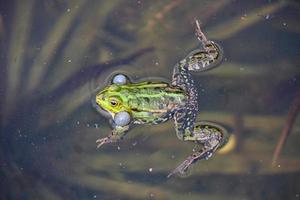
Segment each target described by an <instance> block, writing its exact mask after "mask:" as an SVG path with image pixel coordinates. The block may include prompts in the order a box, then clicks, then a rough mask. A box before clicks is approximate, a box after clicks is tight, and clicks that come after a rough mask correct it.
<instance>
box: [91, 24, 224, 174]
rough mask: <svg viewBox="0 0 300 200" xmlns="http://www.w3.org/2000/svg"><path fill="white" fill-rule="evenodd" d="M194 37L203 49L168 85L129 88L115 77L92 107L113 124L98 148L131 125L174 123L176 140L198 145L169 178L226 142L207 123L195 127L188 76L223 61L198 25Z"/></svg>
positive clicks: (191, 84) (220, 130)
mask: <svg viewBox="0 0 300 200" xmlns="http://www.w3.org/2000/svg"><path fill="white" fill-rule="evenodd" d="M195 34H196V36H197V38H198V40H199V41H200V42H201V44H202V47H203V48H202V49H197V50H194V51H192V52H191V53H190V54H188V56H187V57H186V58H184V59H183V60H181V61H180V62H179V63H178V64H176V65H175V67H174V70H173V75H172V81H171V84H169V83H167V82H161V81H142V82H138V83H134V82H132V81H131V80H130V79H129V78H128V77H127V76H126V75H124V74H117V75H115V76H114V78H113V79H112V83H111V85H109V86H107V87H106V88H104V89H103V90H101V91H100V92H98V93H97V94H96V99H95V101H96V105H97V106H98V107H99V108H100V109H101V110H103V111H104V112H105V113H107V114H108V115H109V116H110V118H111V119H112V120H111V121H112V125H113V130H112V132H111V134H110V135H108V136H107V137H104V138H101V139H98V140H97V141H96V143H97V144H98V146H97V148H99V147H101V146H102V145H103V144H107V143H112V142H116V141H118V140H119V139H122V138H123V137H124V135H125V134H126V133H127V132H128V130H129V129H130V128H131V127H132V125H134V124H160V123H163V122H165V121H167V120H169V119H173V120H174V124H175V131H176V135H177V137H178V138H179V139H180V140H182V141H191V142H194V143H197V144H202V148H200V149H199V150H197V151H195V152H193V153H192V154H191V155H190V156H189V157H187V159H186V160H184V161H183V162H182V163H181V164H180V165H179V166H178V167H177V168H175V169H174V170H173V171H172V172H171V173H170V174H169V175H168V177H170V176H172V175H173V174H176V173H179V174H185V173H186V171H187V170H188V168H189V166H190V165H192V164H193V163H195V162H196V161H198V160H201V159H208V158H209V157H210V156H212V154H213V153H214V152H215V151H216V150H217V149H218V148H219V147H220V146H221V145H222V143H223V142H224V141H225V135H226V130H225V128H223V127H222V126H221V125H218V124H216V123H213V122H209V121H198V122H196V117H197V114H198V93H197V90H196V85H195V84H194V81H193V78H192V75H191V72H192V71H198V72H202V71H205V70H208V69H211V68H213V67H214V66H216V65H217V64H218V63H219V62H220V60H221V59H222V56H223V54H222V51H221V48H220V47H219V45H217V44H216V43H215V42H213V41H210V40H208V39H207V38H206V37H205V35H204V34H203V32H202V31H201V29H200V25H199V22H198V21H197V20H196V31H195Z"/></svg>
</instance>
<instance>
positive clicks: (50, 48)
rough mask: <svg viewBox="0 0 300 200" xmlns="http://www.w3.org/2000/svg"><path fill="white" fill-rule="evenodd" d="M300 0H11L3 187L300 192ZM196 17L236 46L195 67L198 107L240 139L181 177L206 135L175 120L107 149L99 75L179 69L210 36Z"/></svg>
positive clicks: (104, 194) (17, 193)
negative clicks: (188, 136)
mask: <svg viewBox="0 0 300 200" xmlns="http://www.w3.org/2000/svg"><path fill="white" fill-rule="evenodd" d="M299 11H300V4H299V3H298V2H297V1H240V0H237V1H233V0H220V1H209V0H199V1H198V0H186V1H184V0H173V1H171V0H169V1H135V0H128V1H127V0H126V1H117V0H112V1H96V0H95V1H94V0H91V1H83V0H69V1H65V0H51V1H47V0H41V1H37V0H27V1H26V2H25V1H21V0H15V1H1V3H0V45H1V46H0V48H1V51H0V54H1V65H0V67H1V73H0V95H1V98H0V119H1V132H0V134H1V137H0V142H1V144H0V164H1V165H0V166H1V167H0V177H1V184H0V185H1V187H0V190H1V192H0V199H5V200H6V199H54V200H55V199H57V200H59V199H104V200H108V199H122V200H125V199H172V200H173V199H192V200H193V199H208V200H210V199H243V200H249V199H273V200H276V199H300V190H299V188H300V181H299V178H300V173H299V172H300V159H299V152H300V148H299V143H300V136H299V134H300V123H299V122H300V119H299V117H298V118H297V117H296V116H297V112H298V111H299V107H300V103H299V102H300V100H299V99H300V97H299V96H300V92H299V91H300V70H299V66H300V65H299V64H300V63H299V56H300V48H299V47H300V37H299V36H300V34H299V33H300V29H299V20H300V12H299ZM195 19H198V20H199V21H200V22H201V24H202V29H203V31H204V32H205V34H206V35H207V37H208V38H209V39H211V40H214V41H217V42H218V43H220V45H221V46H222V48H223V51H224V56H225V59H224V61H223V62H222V63H221V65H220V66H219V67H217V68H214V69H212V70H210V71H207V72H203V73H194V74H193V75H194V80H195V82H196V84H197V86H199V87H198V92H199V97H200V101H199V107H200V113H199V115H198V118H199V120H204V119H205V120H212V121H218V122H221V123H223V124H225V125H226V126H228V127H229V130H230V132H231V133H232V134H234V135H235V137H236V139H237V140H236V145H235V146H234V148H233V149H231V151H230V152H227V153H225V154H221V153H219V154H216V155H214V156H213V157H212V158H210V159H209V160H207V161H199V162H197V164H195V165H194V166H193V169H192V170H191V173H190V174H189V175H188V176H186V177H172V178H170V179H167V178H166V176H167V175H168V173H169V172H170V171H171V170H173V169H174V167H175V166H177V165H178V164H179V163H180V162H182V161H183V160H184V159H185V158H186V157H187V156H188V155H189V154H190V153H191V151H192V149H193V147H194V145H193V144H189V143H185V142H182V141H180V140H178V139H177V137H176V135H175V130H174V124H173V121H172V120H170V121H169V122H167V123H164V124H160V125H156V126H137V127H135V128H134V129H132V130H131V131H130V132H129V134H128V135H127V137H126V139H125V140H123V141H121V142H120V143H116V144H112V145H107V146H105V147H103V148H102V149H98V150H97V149H96V144H95V141H96V139H98V138H99V137H104V136H106V135H107V134H109V132H110V131H111V127H110V124H109V122H108V120H107V119H106V118H105V117H103V116H101V115H100V114H99V113H97V112H96V110H95V109H94V108H93V107H92V104H91V96H92V95H93V92H94V91H95V89H96V88H101V87H104V86H105V85H106V84H107V78H108V77H109V76H110V75H111V74H112V73H114V72H116V71H119V72H125V73H126V74H128V75H129V76H131V77H132V78H133V79H142V78H148V77H161V78H164V79H168V80H170V79H171V75H172V70H173V66H174V65H175V64H176V62H178V61H179V60H181V59H182V58H184V57H185V56H186V55H187V54H188V53H189V52H190V51H191V50H193V49H195V48H197V46H198V45H199V43H198V41H197V39H196V38H195V36H194V21H195ZM284 127H290V128H291V129H290V131H289V135H288V137H287V138H286V140H285V143H284V145H283V148H282V149H281V150H280V151H279V152H280V154H279V157H278V158H277V159H275V160H276V162H274V158H273V154H274V151H275V149H276V147H277V149H278V141H279V138H280V135H281V132H282V130H284ZM285 130H287V128H285ZM272 159H273V165H272Z"/></svg>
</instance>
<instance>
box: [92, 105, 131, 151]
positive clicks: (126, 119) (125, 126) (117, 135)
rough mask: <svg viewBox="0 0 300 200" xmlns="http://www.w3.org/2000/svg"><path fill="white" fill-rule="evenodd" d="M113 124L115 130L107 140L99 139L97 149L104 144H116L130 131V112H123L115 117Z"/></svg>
mask: <svg viewBox="0 0 300 200" xmlns="http://www.w3.org/2000/svg"><path fill="white" fill-rule="evenodd" d="M112 124H113V127H114V129H113V130H112V132H111V134H110V135H109V136H107V137H105V138H101V139H98V140H97V141H96V143H97V144H98V145H97V148H99V147H101V146H102V145H103V144H107V143H112V142H116V141H118V140H120V139H122V137H123V136H124V135H125V134H126V132H127V131H128V130H129V127H130V124H131V117H130V114H129V113H128V112H125V111H121V112H118V113H117V114H115V115H114V117H113V120H112Z"/></svg>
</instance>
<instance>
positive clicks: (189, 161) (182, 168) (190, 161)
mask: <svg viewBox="0 0 300 200" xmlns="http://www.w3.org/2000/svg"><path fill="white" fill-rule="evenodd" d="M193 162H194V158H193V156H189V157H187V159H186V160H185V161H183V162H182V163H181V164H180V165H178V166H177V167H176V168H175V169H174V170H173V171H172V172H171V173H169V174H168V176H167V177H168V178H170V177H171V176H172V175H174V174H177V173H179V174H181V175H183V174H185V173H186V172H187V170H188V168H189V166H190V165H191V164H193Z"/></svg>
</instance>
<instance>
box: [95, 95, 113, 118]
mask: <svg viewBox="0 0 300 200" xmlns="http://www.w3.org/2000/svg"><path fill="white" fill-rule="evenodd" d="M96 99H97V98H96V96H94V98H92V105H93V107H94V108H95V109H96V110H97V111H98V112H99V113H100V114H102V115H103V116H105V117H107V118H111V117H112V115H111V113H109V112H108V111H106V110H104V109H103V108H102V107H101V106H100V105H99V104H97V102H96Z"/></svg>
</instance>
